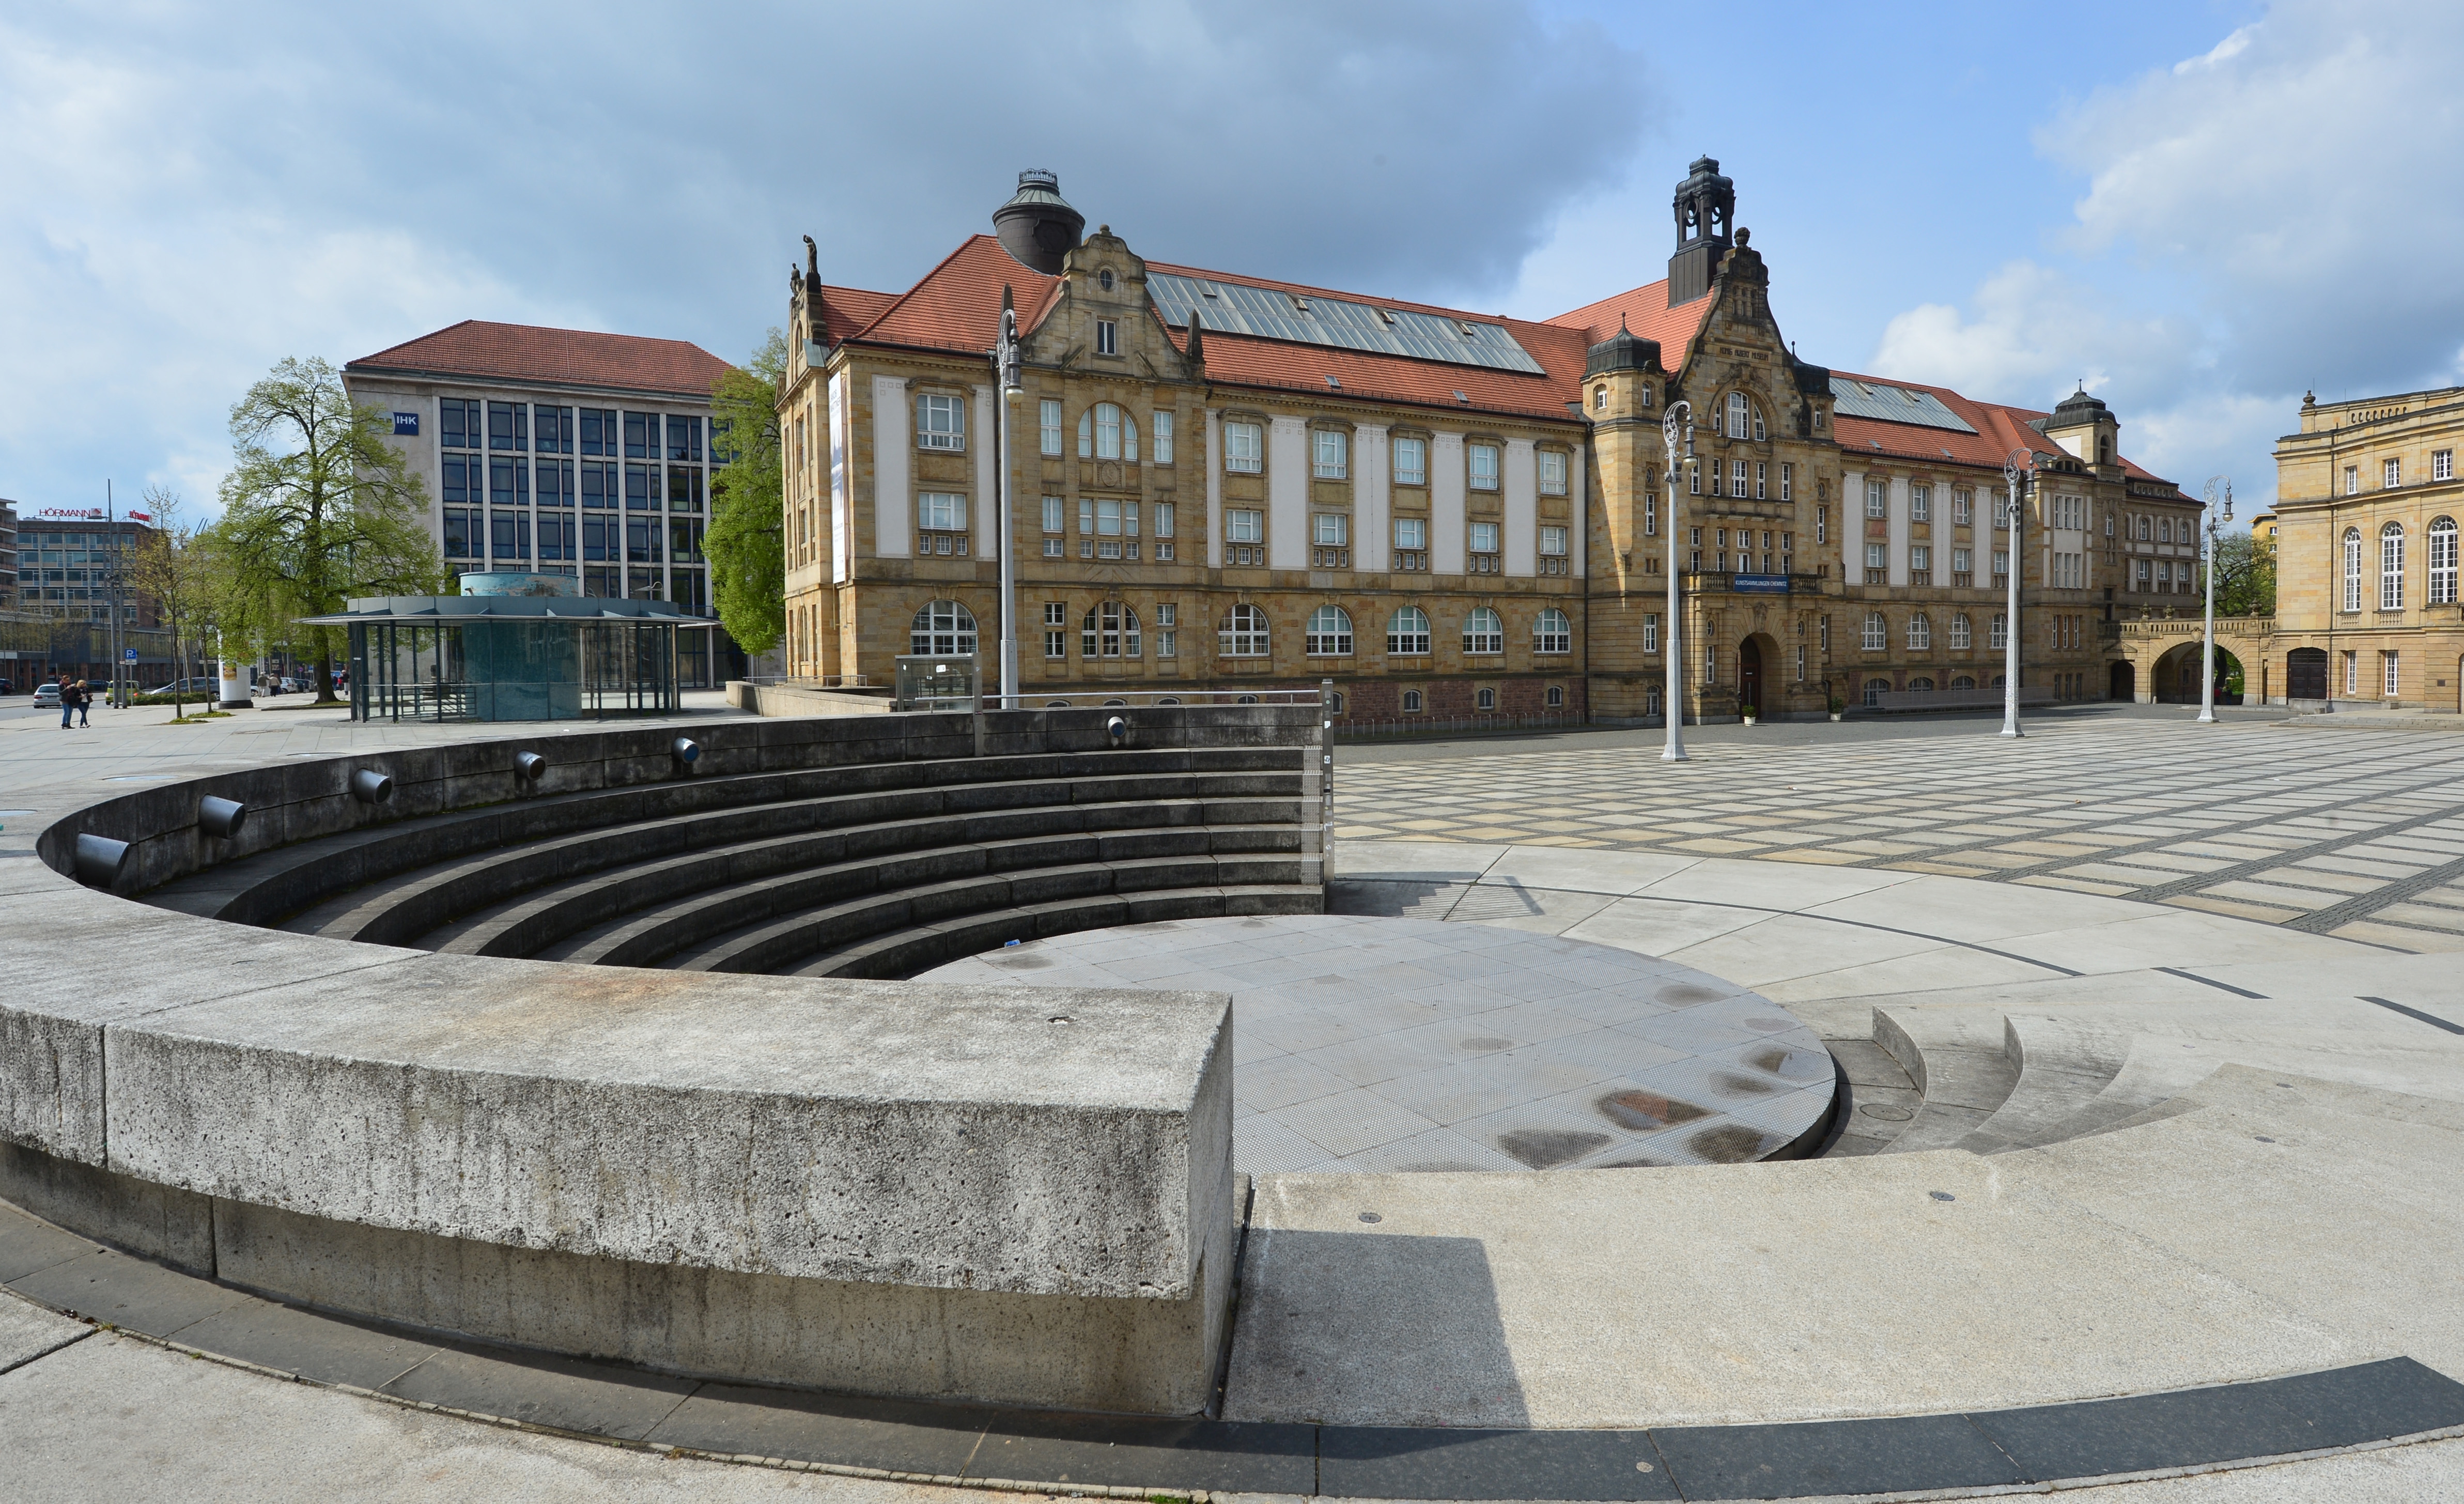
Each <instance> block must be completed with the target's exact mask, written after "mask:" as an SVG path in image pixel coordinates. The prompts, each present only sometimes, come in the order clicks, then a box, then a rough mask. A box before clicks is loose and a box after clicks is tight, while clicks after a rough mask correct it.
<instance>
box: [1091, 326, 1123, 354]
mask: <svg viewBox="0 0 2464 1504" xmlns="http://www.w3.org/2000/svg"><path fill="white" fill-rule="evenodd" d="M1095 353H1096V354H1098V355H1118V354H1120V353H1121V326H1120V324H1118V323H1117V322H1115V321H1112V320H1110V319H1098V320H1096V321H1095Z"/></svg>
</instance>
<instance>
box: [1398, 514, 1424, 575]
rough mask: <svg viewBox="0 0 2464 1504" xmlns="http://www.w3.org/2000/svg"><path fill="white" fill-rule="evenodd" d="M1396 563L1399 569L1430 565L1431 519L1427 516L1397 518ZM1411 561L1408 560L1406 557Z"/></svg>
mask: <svg viewBox="0 0 2464 1504" xmlns="http://www.w3.org/2000/svg"><path fill="white" fill-rule="evenodd" d="M1395 551H1396V553H1397V555H1398V556H1403V557H1398V558H1397V560H1396V563H1395V567H1396V568H1397V569H1425V568H1427V567H1428V565H1429V561H1428V559H1427V557H1426V556H1427V554H1428V551H1429V520H1428V519H1427V518H1425V517H1398V518H1397V519H1395ZM1407 558H1408V559H1409V561H1410V562H1408V563H1407V562H1406V559H1407Z"/></svg>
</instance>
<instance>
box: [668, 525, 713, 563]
mask: <svg viewBox="0 0 2464 1504" xmlns="http://www.w3.org/2000/svg"><path fill="white" fill-rule="evenodd" d="M704 525H705V524H704V523H703V522H702V520H701V519H699V518H697V517H671V518H670V519H668V560H669V562H670V563H671V564H700V563H701V562H702V557H701V539H702V529H703V527H704Z"/></svg>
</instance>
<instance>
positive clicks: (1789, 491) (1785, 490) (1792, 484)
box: [1779, 460, 1804, 678]
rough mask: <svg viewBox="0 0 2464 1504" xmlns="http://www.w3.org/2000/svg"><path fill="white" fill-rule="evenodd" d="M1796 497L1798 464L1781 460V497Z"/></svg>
mask: <svg viewBox="0 0 2464 1504" xmlns="http://www.w3.org/2000/svg"><path fill="white" fill-rule="evenodd" d="M1795 497H1796V466H1795V465H1793V464H1792V463H1790V462H1789V461H1787V460H1781V461H1780V463H1779V498H1780V499H1781V500H1783V501H1790V500H1793V499H1795ZM1797 676H1798V677H1799V678H1802V677H1804V675H1797Z"/></svg>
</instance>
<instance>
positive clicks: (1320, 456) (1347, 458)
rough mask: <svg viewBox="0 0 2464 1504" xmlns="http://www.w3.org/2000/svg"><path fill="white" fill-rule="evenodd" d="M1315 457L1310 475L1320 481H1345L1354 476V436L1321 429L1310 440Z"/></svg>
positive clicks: (1310, 466)
mask: <svg viewBox="0 0 2464 1504" xmlns="http://www.w3.org/2000/svg"><path fill="white" fill-rule="evenodd" d="M1310 442H1311V444H1312V446H1313V448H1314V451H1315V457H1314V458H1313V459H1312V460H1311V462H1310V465H1309V474H1310V475H1312V476H1316V477H1317V478H1318V479H1320V480H1343V479H1347V478H1349V477H1350V476H1351V475H1352V436H1351V435H1350V434H1348V433H1344V432H1342V431H1339V430H1335V429H1319V430H1317V431H1316V432H1315V433H1314V434H1313V435H1312V436H1311V440H1310Z"/></svg>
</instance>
